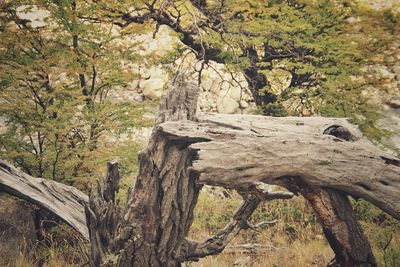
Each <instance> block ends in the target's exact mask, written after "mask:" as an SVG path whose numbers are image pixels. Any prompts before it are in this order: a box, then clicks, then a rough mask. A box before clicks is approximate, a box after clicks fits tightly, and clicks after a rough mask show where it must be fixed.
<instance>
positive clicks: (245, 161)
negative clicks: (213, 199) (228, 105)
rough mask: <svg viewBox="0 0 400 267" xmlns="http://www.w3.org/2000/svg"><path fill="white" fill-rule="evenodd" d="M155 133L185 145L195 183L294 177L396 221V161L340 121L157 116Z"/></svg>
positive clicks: (399, 182) (399, 177)
mask: <svg viewBox="0 0 400 267" xmlns="http://www.w3.org/2000/svg"><path fill="white" fill-rule="evenodd" d="M159 132H160V134H161V133H162V134H164V135H166V136H167V138H168V139H169V140H170V141H174V142H192V143H193V144H192V145H191V146H190V148H192V149H194V150H196V151H197V155H196V160H195V161H194V162H193V166H192V168H191V173H193V175H198V176H199V179H198V182H199V183H200V184H211V185H218V186H223V187H227V188H235V187H239V186H243V185H245V184H251V183H254V182H256V181H262V182H265V183H268V184H277V185H283V184H285V183H286V182H287V180H288V179H290V180H291V181H293V182H295V181H296V179H300V180H302V181H304V182H306V183H307V184H309V185H312V186H315V187H326V188H332V189H337V190H339V191H342V192H345V193H347V194H350V195H352V196H355V197H361V198H364V199H366V200H368V201H370V202H372V203H373V204H375V205H376V206H378V207H379V208H381V209H382V210H384V211H386V212H387V213H389V214H390V215H391V216H393V217H394V218H396V219H400V193H399V192H400V160H399V159H397V158H396V157H394V156H393V155H391V154H389V153H387V152H385V151H383V150H381V149H379V148H377V147H376V146H375V145H374V144H373V143H372V142H370V141H369V140H367V139H366V138H364V137H362V134H361V132H360V131H359V130H358V129H357V127H356V126H354V125H352V124H350V123H349V122H348V121H347V120H346V119H333V118H321V117H311V118H298V117H285V118H271V117H262V116H255V115H223V114H205V115H202V116H200V117H199V118H198V121H197V122H192V121H176V122H165V123H163V124H161V125H160V126H159ZM227 155H229V156H227Z"/></svg>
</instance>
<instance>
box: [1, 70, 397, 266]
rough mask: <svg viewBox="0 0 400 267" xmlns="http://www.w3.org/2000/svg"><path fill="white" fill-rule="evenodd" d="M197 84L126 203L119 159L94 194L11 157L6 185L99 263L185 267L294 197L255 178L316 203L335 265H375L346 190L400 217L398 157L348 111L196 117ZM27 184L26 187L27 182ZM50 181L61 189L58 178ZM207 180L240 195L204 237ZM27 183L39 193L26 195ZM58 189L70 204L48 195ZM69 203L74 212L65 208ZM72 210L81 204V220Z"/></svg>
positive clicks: (169, 110)
mask: <svg viewBox="0 0 400 267" xmlns="http://www.w3.org/2000/svg"><path fill="white" fill-rule="evenodd" d="M197 92H198V91H197V87H196V86H195V85H192V84H189V83H186V82H184V81H183V80H182V77H180V78H178V79H177V80H176V81H175V83H174V84H173V86H171V87H170V90H169V92H168V94H167V96H166V97H165V98H164V99H163V100H162V104H161V109H160V116H159V117H158V119H157V123H156V126H155V128H154V130H153V133H152V135H151V139H150V141H149V145H148V147H147V149H146V150H145V151H143V152H142V153H141V154H140V156H139V159H140V169H139V175H138V178H137V181H136V183H135V185H134V188H133V190H131V191H130V193H129V195H128V200H127V205H126V207H125V209H121V208H120V207H119V206H118V204H117V203H115V198H114V195H115V193H116V191H117V190H118V180H119V175H118V171H117V164H116V163H109V165H108V174H107V176H106V178H105V179H103V180H102V181H100V183H99V184H98V186H95V187H94V188H93V190H91V193H90V196H89V200H87V198H86V197H79V198H76V197H73V198H72V200H71V197H70V196H69V195H68V194H67V196H66V197H64V196H63V195H61V194H57V193H54V192H53V189H52V190H50V191H48V189H46V190H42V189H41V187H39V186H37V185H36V184H37V182H36V183H35V182H33V181H36V180H35V178H32V177H29V176H27V175H23V174H20V173H19V174H15V173H14V172H15V171H14V170H15V169H13V168H12V167H10V166H9V165H7V164H6V163H2V164H1V165H0V189H3V190H6V191H7V192H9V193H12V194H15V195H17V196H23V197H24V198H25V199H27V200H30V201H33V202H35V203H36V204H38V205H40V206H41V207H43V208H47V209H49V210H50V211H53V212H55V213H58V215H59V216H60V217H61V218H62V219H64V220H65V221H66V222H68V223H70V224H71V225H72V226H73V227H75V228H76V229H77V230H78V231H80V232H81V233H82V234H83V235H84V236H86V237H88V239H89V241H90V245H91V255H90V258H91V264H92V265H93V266H180V264H181V263H182V262H185V261H191V260H196V259H199V258H201V257H205V256H208V255H213V254H217V253H220V252H221V251H222V250H223V249H224V248H225V247H226V245H227V244H228V242H229V241H230V240H231V239H232V238H233V237H234V236H235V235H236V234H237V233H238V232H239V231H240V230H241V229H246V228H249V227H251V225H249V223H248V221H247V220H248V218H249V217H250V216H251V214H252V212H253V211H254V209H255V208H256V207H257V206H258V205H259V203H260V202H261V201H266V200H271V199H275V198H290V197H291V195H292V194H291V193H283V192H278V193H276V192H275V193H271V192H264V191H262V190H261V189H260V188H259V187H258V186H257V182H264V183H268V184H276V185H280V186H284V187H286V188H288V189H289V190H290V191H292V192H294V193H299V194H301V195H303V196H304V197H305V198H306V199H307V200H308V201H309V202H310V204H311V205H312V207H313V208H314V210H315V212H316V214H317V216H318V217H319V219H320V222H321V225H322V227H323V230H324V233H325V235H326V237H327V240H328V241H329V243H330V245H331V247H332V249H333V250H334V252H335V259H334V260H332V262H331V263H330V266H376V263H375V259H374V256H373V254H372V252H371V248H370V245H369V243H368V241H367V239H366V238H365V236H364V234H363V232H362V229H361V227H360V225H359V223H358V222H357V220H356V218H355V216H354V213H353V211H352V208H351V205H350V204H349V201H348V199H347V195H352V196H354V197H361V198H364V199H366V200H368V201H370V202H372V203H373V204H375V205H376V206H377V207H379V208H381V209H382V210H384V211H386V212H387V213H388V214H390V215H392V216H393V217H395V218H397V219H399V218H400V177H399V174H400V161H399V160H398V159H397V158H395V157H394V156H392V155H390V154H388V153H386V152H384V151H382V150H380V149H378V148H377V147H376V146H374V145H373V144H372V143H371V142H370V141H368V140H367V139H365V138H364V137H363V136H362V134H361V132H360V131H359V130H358V129H357V127H356V126H354V125H352V124H350V123H349V122H347V120H345V119H332V118H317V117H315V118H293V117H286V118H270V117H262V116H255V115H222V114H199V115H197V116H196V106H197ZM10 170H11V171H10ZM21 177H24V178H23V179H21ZM42 182H43V181H42ZM21 183H22V184H28V187H26V186H25V187H24V188H22V189H21ZM51 184H52V187H54V190H55V192H59V189H58V186H59V185H58V184H56V183H51ZM204 184H209V185H218V186H223V187H225V188H231V189H236V190H237V191H238V192H239V193H240V194H241V195H242V196H243V204H242V205H241V207H239V209H238V210H237V212H236V213H235V214H234V216H233V218H232V220H231V221H230V223H229V224H228V225H227V226H226V227H225V228H224V229H222V230H221V231H220V232H218V233H217V234H216V235H215V236H213V237H210V238H209V239H207V240H205V241H204V242H197V241H192V240H188V239H187V238H186V236H187V234H188V231H189V229H190V226H191V224H192V221H193V210H194V207H195V205H196V202H197V198H198V195H199V192H200V189H201V187H202V185H204ZM60 188H64V189H65V188H67V187H65V186H60ZM64 189H63V190H64ZM29 190H33V191H35V192H37V195H38V196H37V197H31V196H29ZM65 190H67V191H68V190H71V191H73V192H75V191H76V190H75V189H72V188H69V189H65ZM53 193H54V194H55V196H54V197H55V198H58V200H59V202H61V203H63V204H60V203H58V202H56V204H54V205H51V203H50V205H47V204H43V203H42V202H43V201H44V200H43V199H45V198H48V197H51V195H52V194H53ZM76 194H78V195H79V196H81V194H80V193H76ZM76 194H75V195H76ZM82 200H83V201H82ZM44 202H45V203H48V202H49V201H47V200H46V201H44ZM69 203H73V205H75V206H74V210H75V212H73V211H71V210H66V211H65V212H64V210H63V207H64V206H68V205H69ZM60 205H61V206H60ZM62 205H64V206H62ZM83 210H85V214H86V215H84V212H83ZM70 213H76V214H75V215H74V218H75V221H71V219H70V217H71V216H72V215H71V214H70ZM76 218H79V219H76ZM82 218H86V220H85V219H82ZM82 220H83V221H85V223H82ZM85 225H86V229H83V228H85ZM87 233H89V234H88V235H87Z"/></svg>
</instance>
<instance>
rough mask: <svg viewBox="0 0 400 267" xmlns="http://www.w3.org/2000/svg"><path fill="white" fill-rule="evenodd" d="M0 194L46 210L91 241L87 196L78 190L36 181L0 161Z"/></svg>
mask: <svg viewBox="0 0 400 267" xmlns="http://www.w3.org/2000/svg"><path fill="white" fill-rule="evenodd" d="M0 191H4V192H6V193H9V194H11V195H14V196H16V197H19V198H22V199H25V200H27V201H28V202H31V203H33V204H35V205H37V206H38V207H40V208H43V209H45V210H47V211H49V212H51V213H53V214H55V215H56V216H58V217H59V218H60V219H62V220H63V221H65V222H66V223H67V224H69V225H71V226H72V227H73V228H74V229H76V230H77V231H78V232H79V233H81V234H82V236H83V237H84V238H86V239H89V232H88V228H87V226H86V219H85V213H84V207H85V205H86V204H87V203H88V201H89V199H88V197H87V196H86V195H85V194H84V193H82V192H81V191H79V190H78V189H76V188H74V187H72V186H67V185H64V184H61V183H57V182H54V181H51V180H47V179H41V178H34V177H31V176H29V175H28V174H25V173H23V172H22V171H20V170H18V169H16V168H14V167H13V166H12V165H10V164H8V163H7V162H5V161H2V160H0Z"/></svg>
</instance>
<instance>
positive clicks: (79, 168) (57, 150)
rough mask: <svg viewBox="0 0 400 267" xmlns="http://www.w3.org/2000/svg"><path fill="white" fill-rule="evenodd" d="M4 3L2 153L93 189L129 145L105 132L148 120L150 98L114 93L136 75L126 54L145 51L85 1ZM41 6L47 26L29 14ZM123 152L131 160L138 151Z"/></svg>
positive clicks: (30, 169)
mask: <svg viewBox="0 0 400 267" xmlns="http://www.w3.org/2000/svg"><path fill="white" fill-rule="evenodd" d="M93 5H95V4H93ZM1 9H2V13H1V16H2V20H1V29H2V31H1V38H0V48H1V49H0V70H1V71H0V81H1V82H0V101H1V106H0V114H2V119H4V120H5V121H6V126H7V127H6V129H5V130H4V131H2V132H1V133H0V153H1V155H2V158H5V159H8V160H11V161H13V162H14V163H15V164H16V165H18V166H20V167H21V168H23V170H24V171H26V172H27V173H29V174H31V175H33V176H38V177H45V178H50V179H53V180H56V181H61V182H64V183H68V184H74V185H76V186H78V187H81V188H85V187H86V184H87V179H88V178H89V177H92V176H93V175H98V174H99V172H98V170H99V164H103V163H104V162H105V161H107V160H110V159H112V157H115V156H116V155H117V154H118V153H119V152H120V151H121V149H122V150H126V148H121V147H118V146H115V145H112V146H111V145H110V144H108V143H107V142H106V141H104V140H106V139H105V138H106V137H107V138H108V139H111V140H116V139H118V137H119V136H120V135H121V134H123V133H126V132H127V131H128V129H130V128H132V127H141V126H144V125H146V124H148V122H147V121H146V120H145V119H143V116H142V115H143V114H144V112H146V109H145V106H144V105H142V104H141V105H138V104H128V103H114V102H112V101H110V100H109V97H108V95H109V94H110V90H122V89H123V88H124V87H125V86H126V85H127V84H128V83H129V81H131V80H132V78H134V77H133V76H132V74H130V73H128V72H127V71H125V70H123V68H122V67H123V64H124V62H123V61H122V60H121V59H125V58H127V59H135V58H136V57H137V56H136V54H135V52H134V51H133V47H126V45H124V44H123V43H121V42H117V41H116V36H117V35H116V34H115V33H114V28H115V26H113V25H111V24H99V23H96V22H94V21H91V20H86V19H82V18H84V17H86V16H87V15H88V14H89V11H90V10H92V11H93V10H94V9H96V7H95V6H89V5H88V4H87V3H84V2H81V1H72V0H62V1H42V0H35V1H23V0H21V1H10V2H9V3H4V4H2V5H1ZM37 10H41V12H42V14H43V16H44V18H42V23H40V24H39V26H37V25H34V23H35V21H33V22H31V21H29V20H27V19H25V18H24V13H25V14H26V13H28V14H29V12H31V11H32V12H37ZM21 14H22V15H21ZM25 16H27V15H25ZM130 145H131V146H132V153H133V154H135V153H137V148H136V147H137V146H136V145H135V144H134V143H132V142H130V144H124V146H130ZM120 157H121V160H122V161H123V162H124V163H125V162H126V159H128V158H129V159H131V158H132V155H131V154H130V153H127V152H124V153H122V155H120ZM124 171H126V172H129V171H134V170H133V169H132V168H126V170H124ZM78 177H79V178H78Z"/></svg>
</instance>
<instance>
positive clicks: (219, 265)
mask: <svg viewBox="0 0 400 267" xmlns="http://www.w3.org/2000/svg"><path fill="white" fill-rule="evenodd" d="M232 195H233V197H232V198H228V199H219V198H215V197H212V196H210V195H207V194H204V193H202V194H201V195H200V198H199V201H198V205H197V206H196V209H195V221H194V223H193V227H192V229H191V232H190V234H189V237H190V238H192V239H196V240H205V239H206V238H208V237H209V236H210V235H212V234H214V233H216V232H217V231H218V230H219V229H221V228H222V227H223V226H224V225H225V224H226V223H228V222H229V220H230V218H231V215H232V214H233V213H234V211H235V210H236V208H237V207H238V206H239V205H240V202H241V200H240V197H239V196H237V195H235V194H232ZM355 209H356V211H357V214H358V216H359V218H360V220H361V224H362V226H363V228H364V231H365V234H366V235H367V237H368V239H369V240H370V242H371V245H372V247H373V251H374V254H375V256H376V258H377V261H378V266H385V267H399V266H400V222H399V221H396V220H394V219H391V218H389V217H388V216H387V215H385V214H383V213H382V212H380V211H379V210H377V209H376V208H374V207H373V206H372V205H370V204H366V203H364V202H361V203H359V202H355ZM272 219H278V223H277V224H275V225H273V226H269V227H268V228H265V229H263V230H261V231H254V230H247V231H242V232H241V233H239V235H238V236H237V237H236V238H235V239H234V240H233V242H232V244H230V245H231V246H235V245H240V244H262V245H266V246H269V247H270V248H271V249H268V250H265V251H263V252H262V253H258V254H254V253H253V254H249V253H243V252H240V253H235V252H232V251H231V252H224V253H221V254H219V255H217V256H210V257H207V258H204V259H201V260H200V261H199V262H193V263H188V264H186V266H192V267H200V266H202V267H224V266H229V267H230V266H254V267H264V266H268V267H271V266H272V267H274V266H275V267H291V266H300V267H301V266H326V264H327V263H328V262H329V261H330V260H331V259H332V258H333V253H332V250H331V249H330V247H329V245H328V243H327V242H326V240H325V238H324V236H323V233H322V229H321V227H320V226H319V224H318V222H317V219H316V218H315V215H314V213H313V212H312V210H311V209H310V207H309V206H308V205H307V204H306V203H305V201H304V199H302V198H301V197H295V198H294V199H292V200H289V201H273V202H270V203H267V204H263V205H261V206H260V207H259V208H258V209H257V210H256V212H255V213H254V215H253V216H252V218H251V222H252V223H257V222H260V221H263V220H272ZM66 231H67V230H65V229H62V230H60V231H56V232H54V233H50V234H49V240H50V241H49V242H47V243H46V245H45V246H43V245H40V244H37V245H35V246H34V249H31V250H28V251H27V250H23V251H25V253H21V254H20V255H19V256H17V257H16V258H14V259H10V258H7V259H6V258H2V257H0V266H10V267H11V266H12V267H14V266H15V267H28V266H37V263H38V261H42V262H43V263H44V264H43V266H48V267H59V266H61V267H64V266H65V267H67V266H69V267H72V266H81V265H82V264H84V263H85V261H86V260H85V259H84V258H83V257H82V256H80V255H79V248H77V243H71V242H67V241H65V240H66V239H67V236H65V233H66ZM6 245H7V244H4V243H3V244H0V251H1V248H2V247H4V246H6ZM71 245H72V246H71Z"/></svg>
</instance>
